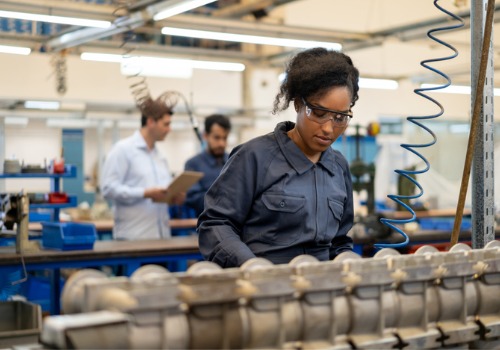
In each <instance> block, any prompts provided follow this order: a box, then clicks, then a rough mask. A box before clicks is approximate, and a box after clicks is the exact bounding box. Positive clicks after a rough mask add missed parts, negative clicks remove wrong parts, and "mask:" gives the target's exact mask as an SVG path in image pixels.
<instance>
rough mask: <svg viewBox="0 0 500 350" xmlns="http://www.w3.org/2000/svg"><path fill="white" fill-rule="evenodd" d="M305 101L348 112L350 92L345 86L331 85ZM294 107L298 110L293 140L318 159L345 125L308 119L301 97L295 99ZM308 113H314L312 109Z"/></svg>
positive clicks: (307, 153)
mask: <svg viewBox="0 0 500 350" xmlns="http://www.w3.org/2000/svg"><path fill="white" fill-rule="evenodd" d="M306 102H307V104H308V105H309V106H316V107H321V108H327V109H331V110H334V111H339V112H345V113H349V110H350V107H351V93H350V91H349V89H348V88H347V87H346V86H339V87H333V88H331V89H330V90H328V91H327V92H326V93H325V94H323V95H321V96H320V97H310V98H309V99H308V100H306ZM295 107H296V108H297V112H298V113H297V123H296V126H295V128H296V132H297V133H298V136H299V138H298V139H297V140H294V141H295V142H296V143H297V145H298V146H299V148H300V149H301V150H302V152H304V154H305V155H306V156H307V157H309V158H310V159H312V158H317V159H319V156H320V155H321V153H322V152H324V151H325V150H327V149H328V147H330V146H331V145H332V143H333V142H335V140H336V139H337V138H338V137H339V136H340V135H341V134H342V133H343V132H344V130H345V129H346V128H347V125H345V126H343V127H338V126H335V125H334V122H333V121H331V120H329V121H327V122H326V123H324V124H319V123H317V122H315V121H313V120H311V119H309V118H308V117H307V116H306V106H305V105H304V103H303V102H302V100H301V99H300V100H298V101H295ZM310 113H315V112H314V109H313V110H312V111H311V112H310Z"/></svg>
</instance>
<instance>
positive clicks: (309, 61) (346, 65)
mask: <svg viewBox="0 0 500 350" xmlns="http://www.w3.org/2000/svg"><path fill="white" fill-rule="evenodd" d="M285 73H286V76H285V79H284V80H283V82H282V83H281V86H280V92H279V93H278V94H277V95H276V98H275V99H274V107H273V114H276V113H277V112H280V111H284V110H285V109H287V108H288V106H289V105H290V102H291V101H293V100H294V99H296V98H299V99H300V98H305V99H306V100H307V99H309V98H310V97H313V96H314V97H316V96H318V95H321V94H323V93H325V92H326V91H327V90H329V89H331V88H332V87H336V86H346V87H347V88H348V89H349V91H350V92H351V100H352V103H351V107H352V106H354V103H355V102H356V101H357V100H358V90H359V86H358V80H359V72H358V70H357V69H356V67H354V65H353V63H352V60H351V58H350V57H349V56H347V55H346V54H343V53H341V52H338V51H332V50H327V49H324V48H322V47H316V48H312V49H308V50H305V51H302V52H299V53H298V54H296V55H295V56H294V57H292V58H291V59H290V61H289V62H288V64H287V67H286V70H285Z"/></svg>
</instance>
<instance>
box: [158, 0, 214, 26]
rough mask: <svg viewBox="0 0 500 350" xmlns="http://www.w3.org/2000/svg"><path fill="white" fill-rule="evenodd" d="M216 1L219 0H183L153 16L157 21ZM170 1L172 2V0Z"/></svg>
mask: <svg viewBox="0 0 500 350" xmlns="http://www.w3.org/2000/svg"><path fill="white" fill-rule="evenodd" d="M214 1H217V0H190V1H183V2H180V3H177V4H175V5H167V8H165V9H164V10H160V12H158V13H157V14H156V15H154V16H153V19H154V20H155V21H159V20H162V19H165V18H168V17H172V16H175V15H178V14H180V13H184V12H187V11H190V10H192V9H194V8H197V7H200V6H204V5H206V4H209V3H211V2H214ZM170 2H172V0H171V1H170Z"/></svg>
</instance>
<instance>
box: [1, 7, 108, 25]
mask: <svg viewBox="0 0 500 350" xmlns="http://www.w3.org/2000/svg"><path fill="white" fill-rule="evenodd" d="M0 17H4V18H14V19H24V20H28V21H38V22H48V23H58V24H68V25H73V26H81V27H95V28H108V27H109V26H110V25H111V22H109V21H100V20H95V19H86V18H76V17H62V16H51V15H41V14H37V13H26V12H13V11H0Z"/></svg>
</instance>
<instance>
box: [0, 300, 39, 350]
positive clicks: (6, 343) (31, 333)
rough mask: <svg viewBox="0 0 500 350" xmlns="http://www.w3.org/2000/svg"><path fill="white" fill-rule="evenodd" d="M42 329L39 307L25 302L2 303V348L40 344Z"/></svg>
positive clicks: (0, 313)
mask: <svg viewBox="0 0 500 350" xmlns="http://www.w3.org/2000/svg"><path fill="white" fill-rule="evenodd" d="M41 328H42V312H41V310H40V306H39V305H35V304H32V303H28V302H25V301H5V302H0V348H2V349H3V348H11V347H13V346H14V345H23V344H33V343H38V338H39V336H40V331H41Z"/></svg>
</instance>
